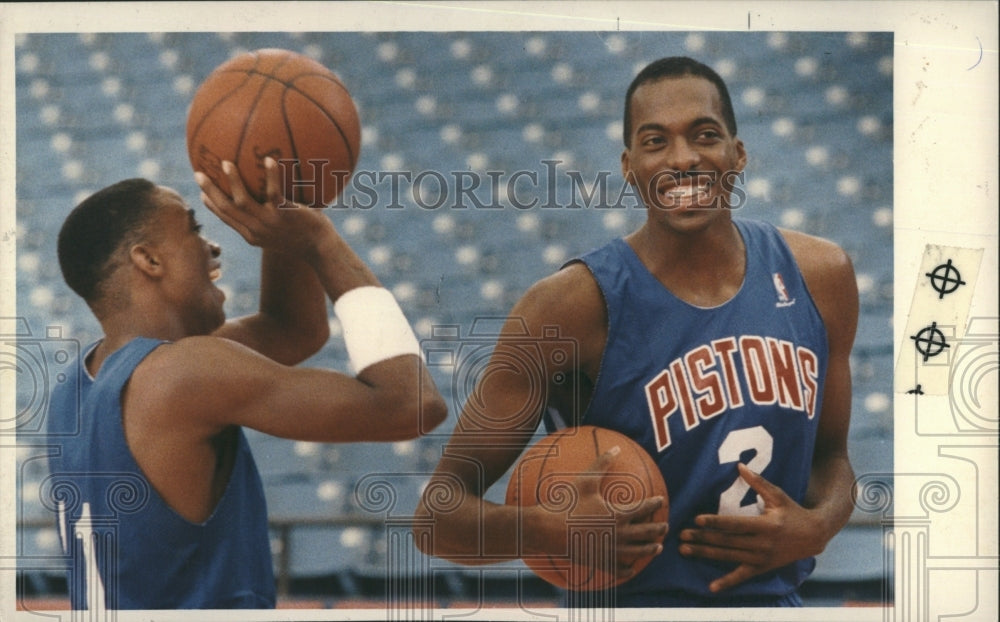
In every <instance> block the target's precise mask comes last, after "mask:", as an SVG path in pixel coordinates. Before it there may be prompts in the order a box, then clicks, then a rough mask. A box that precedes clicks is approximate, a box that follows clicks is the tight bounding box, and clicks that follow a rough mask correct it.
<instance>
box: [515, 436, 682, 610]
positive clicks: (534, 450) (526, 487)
mask: <svg viewBox="0 0 1000 622" xmlns="http://www.w3.org/2000/svg"><path fill="white" fill-rule="evenodd" d="M616 445H617V446H618V447H620V448H621V452H619V454H618V455H617V456H615V457H614V459H613V460H612V463H611V465H610V468H609V469H608V471H607V473H606V474H605V475H604V477H603V478H602V479H601V482H600V486H599V488H600V491H601V494H602V496H603V497H604V499H605V501H606V502H607V503H608V505H609V506H611V507H612V508H614V509H615V510H617V511H628V510H630V509H633V508H635V506H637V505H638V504H639V503H641V502H642V501H643V500H644V499H648V498H649V497H655V496H660V495H662V496H663V498H664V499H668V497H667V486H666V484H665V483H664V481H663V475H662V474H661V473H660V470H659V468H657V466H656V463H655V462H653V458H652V457H651V456H650V455H649V453H647V452H646V450H645V449H643V448H642V447H641V446H640V445H639V444H638V443H636V442H635V441H633V440H632V439H630V438H628V437H627V436H625V435H624V434H621V433H619V432H615V431H614V430H608V429H606V428H598V427H594V426H580V427H577V428H567V429H565V430H561V431H559V432H555V433H553V434H550V435H549V436H546V437H545V438H543V439H542V440H541V441H539V442H538V443H536V444H534V445H532V446H531V447H529V448H528V450H527V451H526V452H525V453H524V454H523V455H522V456H521V458H520V459H519V460H518V462H517V464H516V465H515V466H514V472H513V475H512V477H511V479H510V483H509V484H508V485H507V504H508V505H519V506H527V505H543V506H547V507H551V508H553V509H560V510H566V509H571V508H572V504H573V503H574V502H575V499H576V496H575V495H576V491H575V489H573V487H572V485H571V483H572V482H573V480H574V479H575V478H576V477H577V476H578V475H580V474H581V473H583V472H585V471H587V469H588V468H589V467H590V466H591V465H592V464H593V462H594V460H596V459H597V457H598V456H600V455H602V454H604V453H605V452H607V451H608V450H610V449H611V448H612V447H614V446H616ZM668 513H669V509H668V504H667V503H665V504H664V506H663V507H661V508H660V509H659V510H657V512H656V513H655V514H654V518H653V519H654V520H656V521H666V520H667V515H668ZM571 516H572V511H571ZM574 520H575V519H574ZM585 522H586V520H585V517H583V522H581V523H580V525H578V526H576V527H574V526H572V525H569V524H567V543H568V545H569V546H572V544H569V543H570V542H571V541H577V542H585V543H586V542H589V541H588V540H587V538H588V537H593V536H588V535H587V533H586V529H585V528H583V529H580V528H579V527H580V526H583V525H584V524H585ZM574 530H575V531H574ZM584 546H586V545H585V544H584ZM584 555H586V553H585V552H584ZM652 559H653V558H652V557H644V558H641V559H638V560H636V561H635V562H634V563H633V568H634V569H635V571H636V572H638V571H639V570H641V569H643V568H645V567H646V566H647V565H648V564H649V562H650V561H652ZM524 562H525V564H527V565H528V567H529V568H531V569H532V570H533V571H534V572H535V573H536V574H537V575H538V576H540V577H541V578H543V579H545V580H546V581H548V582H549V583H551V584H553V585H556V586H558V587H562V588H568V589H571V590H578V591H589V590H599V589H604V588H608V587H612V586H614V585H619V584H621V583H622V582H624V579H619V580H616V579H615V577H614V574H613V572H611V570H610V569H609V570H607V571H606V570H602V569H600V568H595V567H593V566H587V567H585V566H583V565H574V564H571V563H570V560H569V557H568V554H567V556H562V557H530V556H528V557H525V558H524Z"/></svg>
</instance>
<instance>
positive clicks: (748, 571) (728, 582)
mask: <svg viewBox="0 0 1000 622" xmlns="http://www.w3.org/2000/svg"><path fill="white" fill-rule="evenodd" d="M758 574H760V570H758V569H757V568H755V567H753V566H751V565H750V564H742V565H740V566H738V567H737V568H736V570H734V571H732V572H730V573H729V574H727V575H725V576H723V577H720V578H718V579H716V580H715V581H712V582H711V583H710V584H709V586H708V589H709V590H711V591H712V592H716V593H717V592H721V591H723V590H728V589H729V588H731V587H733V586H736V585H739V584H740V583H743V582H744V581H746V580H747V579H750V578H751V577H754V576H755V575H758Z"/></svg>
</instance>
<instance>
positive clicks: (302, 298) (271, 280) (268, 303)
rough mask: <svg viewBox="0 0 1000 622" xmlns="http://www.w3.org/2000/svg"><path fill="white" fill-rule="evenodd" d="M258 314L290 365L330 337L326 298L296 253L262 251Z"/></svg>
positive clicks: (307, 355) (315, 277)
mask: <svg viewBox="0 0 1000 622" xmlns="http://www.w3.org/2000/svg"><path fill="white" fill-rule="evenodd" d="M260 314H261V315H262V316H264V317H266V318H267V320H268V322H269V325H270V326H271V327H272V330H275V331H276V332H277V333H279V334H278V335H277V337H276V338H277V339H279V340H280V341H281V342H282V343H283V344H284V345H283V348H284V349H285V351H286V352H287V354H286V356H285V357H284V360H282V361H281V362H283V363H286V364H289V365H293V364H297V363H300V362H302V361H303V360H305V359H306V358H308V357H309V356H312V355H313V354H315V353H316V352H317V351H318V350H319V349H320V348H321V347H323V344H324V343H326V340H327V339H328V338H329V335H330V324H329V321H328V317H327V308H326V296H325V292H324V291H323V286H322V284H321V283H320V281H319V278H318V277H317V275H316V272H315V270H313V268H312V266H310V265H309V263H307V262H306V261H305V260H304V259H302V258H301V257H300V256H299V255H298V254H291V253H284V252H279V251H277V250H272V249H264V250H263V254H262V258H261V291H260Z"/></svg>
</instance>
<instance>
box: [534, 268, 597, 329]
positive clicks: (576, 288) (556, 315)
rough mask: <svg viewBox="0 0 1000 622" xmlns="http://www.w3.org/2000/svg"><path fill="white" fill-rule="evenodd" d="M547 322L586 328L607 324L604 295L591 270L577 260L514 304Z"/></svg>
mask: <svg viewBox="0 0 1000 622" xmlns="http://www.w3.org/2000/svg"><path fill="white" fill-rule="evenodd" d="M515 311H520V312H523V313H524V312H526V313H528V314H529V315H530V316H531V317H536V318H539V319H542V320H544V321H547V322H552V321H558V322H560V323H565V324H567V325H574V324H577V325H580V326H581V327H585V326H588V325H591V324H593V323H597V324H601V323H606V317H607V311H606V307H605V304H604V296H603V295H602V294H601V290H600V287H598V285H597V281H596V280H595V279H594V276H593V274H591V272H590V270H589V269H588V268H587V266H586V265H584V264H583V263H581V262H574V263H571V264H569V265H567V266H566V267H564V268H562V269H561V270H559V271H558V272H555V273H553V274H551V275H549V276H547V277H545V278H543V279H541V280H539V281H537V282H536V283H535V284H534V285H532V286H531V287H530V288H528V290H527V291H526V292H525V294H524V296H523V297H522V298H521V300H520V301H518V303H517V305H516V306H515Z"/></svg>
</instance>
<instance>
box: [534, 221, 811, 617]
mask: <svg viewBox="0 0 1000 622" xmlns="http://www.w3.org/2000/svg"><path fill="white" fill-rule="evenodd" d="M734 223H735V224H736V226H737V229H738V231H739V232H740V234H741V235H742V237H743V240H744V242H745V246H746V260H747V261H746V274H745V278H744V282H743V284H742V287H741V288H740V290H739V292H738V293H737V294H736V295H735V296H734V297H733V298H732V299H730V300H729V301H727V302H725V303H723V304H721V305H719V306H717V307H712V308H701V307H696V306H694V305H691V304H689V303H687V302H685V301H683V300H681V299H679V298H677V297H676V296H674V295H673V294H671V293H670V292H669V291H668V290H667V289H666V288H664V287H663V285H662V284H661V283H660V282H659V281H658V280H657V279H656V278H655V277H654V276H653V275H652V274H651V273H650V272H649V271H648V270H647V268H646V267H645V265H644V264H643V263H642V262H641V261H640V259H639V257H638V256H637V255H636V254H635V252H634V251H633V250H632V248H631V247H630V246H629V245H628V244H627V243H626V242H625V241H624V240H623V239H617V240H614V241H613V242H611V243H609V244H607V245H606V246H604V247H602V248H599V249H597V250H595V251H593V252H591V253H589V254H587V255H584V256H583V257H582V258H581V259H580V260H581V261H582V262H583V263H584V264H586V266H587V267H588V268H589V269H590V271H591V272H592V274H593V275H594V278H595V279H596V281H597V283H598V285H599V286H600V289H601V291H602V292H603V295H604V299H605V302H606V305H607V311H608V337H607V344H606V347H605V350H604V355H603V359H602V361H601V366H600V372H599V374H598V377H597V379H596V382H595V385H594V388H593V394H592V397H591V400H590V403H589V406H588V408H587V410H586V412H585V413H584V415H583V418H582V420H581V421H580V423H581V424H589V425H596V426H600V427H605V428H611V429H613V430H618V431H619V432H622V433H624V434H625V435H627V436H629V437H630V438H632V439H634V440H635V441H637V442H638V443H639V444H641V445H642V446H643V447H645V448H646V450H647V451H648V452H649V454H650V455H651V456H653V458H654V459H655V461H656V462H657V463H658V465H659V467H660V470H661V471H662V473H663V477H664V479H665V480H666V484H667V491H668V494H669V499H670V518H669V524H670V531H669V533H668V534H667V537H666V539H665V541H664V551H663V553H662V554H660V555H659V556H657V557H656V558H654V560H653V562H652V563H650V565H649V566H647V567H646V568H645V569H644V570H643V571H642V572H641V573H640V574H639V575H637V576H636V577H635V578H633V579H632V580H630V581H628V582H626V583H624V584H623V585H621V586H619V588H618V591H617V594H618V598H619V600H620V601H621V602H623V603H628V602H629V594H635V595H636V596H639V595H656V594H662V595H663V596H664V598H665V600H666V601H667V602H676V603H677V604H679V605H680V606H683V603H685V602H686V600H685V599H686V598H687V597H688V596H690V597H691V601H690V604H688V605H687V606H695V603H702V604H703V603H704V602H705V601H704V600H702V599H710V598H712V597H713V596H714V595H712V594H711V593H710V592H709V590H708V585H709V583H711V582H712V581H713V580H715V579H718V578H719V577H721V576H723V575H724V574H727V573H728V572H730V571H731V570H733V569H734V568H735V565H734V564H729V563H721V562H716V561H712V560H706V559H700V558H688V557H684V556H682V555H681V554H680V553H679V551H678V546H679V544H680V541H679V534H680V533H681V531H682V530H684V529H686V528H689V527H693V526H694V522H693V521H694V518H695V516H697V515H699V514H716V513H719V514H759V513H760V512H761V505H760V504H761V503H762V502H758V500H757V497H756V493H755V492H754V491H753V490H752V489H751V488H749V486H748V485H747V484H746V483H744V482H743V480H742V479H741V478H740V477H739V475H738V472H737V469H736V465H737V463H738V462H743V463H745V464H747V465H748V466H749V467H750V468H751V469H752V470H754V471H756V472H757V473H760V474H761V475H763V477H764V478H765V479H767V480H769V481H770V482H772V483H774V484H776V485H777V486H779V487H780V488H782V489H783V490H784V491H785V492H786V493H787V494H788V495H789V496H790V497H791V498H792V499H794V500H796V501H797V502H800V503H801V501H802V499H803V497H804V495H805V491H806V487H807V485H808V483H809V473H810V465H811V463H812V457H813V444H814V440H815V437H816V428H817V423H818V421H819V414H820V408H821V405H822V403H823V379H824V377H825V375H826V367H827V337H826V330H825V328H824V325H823V321H822V319H821V318H820V315H819V312H818V311H817V309H816V306H815V304H814V303H813V301H812V298H811V297H810V295H809V293H808V292H807V291H806V287H805V283H804V281H803V279H802V275H801V273H800V272H799V269H798V266H797V265H796V263H795V260H794V258H793V257H792V254H791V251H790V250H789V248H788V246H787V244H786V243H785V241H784V239H783V238H782V236H781V234H780V232H779V231H778V230H777V229H776V228H775V227H773V226H772V225H770V224H766V223H762V222H754V221H744V220H734ZM547 423H548V424H549V427H550V428H551V427H554V426H555V424H553V419H548V420H547ZM814 564H815V562H814V560H813V559H807V560H803V561H800V562H797V563H794V564H791V565H789V566H786V567H784V568H780V569H778V570H776V571H773V572H770V573H767V574H763V575H760V576H757V577H754V578H753V579H751V580H749V581H747V582H746V583H743V584H741V585H739V586H737V587H734V588H732V589H730V590H728V591H726V592H725V593H724V594H720V595H719V596H721V597H724V598H726V599H732V598H736V599H737V600H736V601H730V602H736V603H739V602H740V601H739V598H743V599H744V601H745V602H747V603H751V604H753V603H756V602H758V601H757V600H755V597H764V598H765V599H766V598H768V597H774V598H775V599H780V598H781V597H782V596H784V595H789V594H792V593H793V592H794V591H795V589H796V588H797V587H798V586H799V585H800V584H801V583H802V581H804V580H805V578H806V577H807V576H808V575H809V573H810V572H811V571H812V569H813V566H814ZM638 602H645V601H642V600H639V601H638ZM651 602H657V601H655V600H654V601H651ZM650 606H652V605H650ZM733 606H739V605H738V604H734V605H733Z"/></svg>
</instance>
